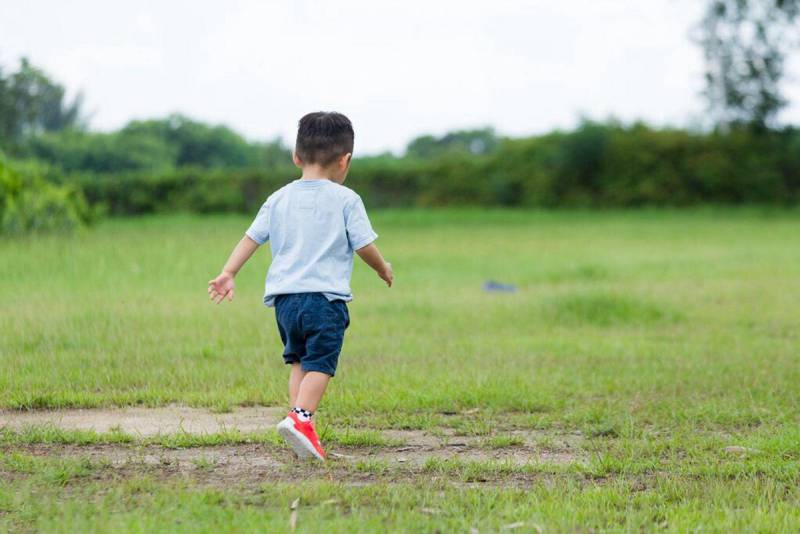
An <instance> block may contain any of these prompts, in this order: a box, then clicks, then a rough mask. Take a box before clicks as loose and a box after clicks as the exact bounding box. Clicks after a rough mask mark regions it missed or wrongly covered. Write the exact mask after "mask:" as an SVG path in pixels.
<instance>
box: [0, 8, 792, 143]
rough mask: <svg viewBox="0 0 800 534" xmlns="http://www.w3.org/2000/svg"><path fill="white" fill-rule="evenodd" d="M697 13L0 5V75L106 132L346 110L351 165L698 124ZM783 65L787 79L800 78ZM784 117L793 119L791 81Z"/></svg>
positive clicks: (249, 127) (275, 128)
mask: <svg viewBox="0 0 800 534" xmlns="http://www.w3.org/2000/svg"><path fill="white" fill-rule="evenodd" d="M703 4H704V2H700V1H697V0H646V1H642V0H560V1H554V0H550V1H546V0H528V1H521V0H519V1H512V0H484V1H473V0H435V1H434V0H427V1H420V0H403V1H394V0H383V1H375V0H371V1H369V0H338V1H336V2H323V1H322V0H319V1H316V2H312V1H310V0H281V1H273V0H252V1H247V0H231V1H227V2H220V1H208V0H194V1H192V2H188V1H171V0H161V1H150V0H138V1H135V2H134V1H129V0H125V1H123V0H118V1H117V0H115V1H111V2H110V1H108V0H102V1H101V0H73V1H69V2H65V1H63V0H62V1H55V0H51V1H47V0H26V1H25V2H12V1H8V0H6V1H4V2H3V3H2V5H0V64H2V65H3V66H4V67H5V68H6V69H8V68H14V69H15V68H16V66H17V65H16V63H17V60H18V58H19V57H20V56H21V55H26V56H28V57H29V58H30V59H31V61H32V62H33V63H34V64H36V65H39V66H42V67H43V68H44V69H45V70H47V71H48V72H49V73H50V74H51V75H52V76H53V77H54V78H55V79H57V80H58V81H60V82H62V83H64V84H65V85H66V86H67V87H68V88H69V90H70V91H72V92H73V93H74V92H75V91H77V90H82V91H83V92H84V94H85V98H86V99H85V108H86V110H87V111H89V112H91V114H92V119H91V126H92V127H93V128H95V129H101V130H109V129H115V128H119V127H120V126H122V125H124V124H125V123H126V122H127V121H129V120H130V119H134V118H151V117H163V116H165V115H166V114H168V113H171V112H181V113H185V114H187V115H189V116H191V117H193V118H197V119H200V120H204V121H209V122H214V123H225V124H227V125H229V126H231V127H232V128H234V129H235V130H237V131H239V132H241V133H243V134H244V135H245V136H247V137H248V138H250V139H268V138H273V137H275V136H278V135H280V136H282V137H283V138H284V139H285V140H287V141H289V142H292V141H293V139H294V134H295V128H296V123H297V120H298V119H299V118H300V116H302V115H303V114H304V113H306V112H308V111H316V110H320V109H322V110H331V109H333V110H338V111H342V112H344V113H346V114H347V115H349V116H350V118H351V119H352V120H353V122H354V125H355V128H356V150H357V151H359V152H361V153H367V152H377V151H382V150H385V149H390V150H395V151H399V150H401V149H402V148H403V147H404V146H405V144H406V143H407V142H408V141H409V140H410V139H411V138H412V137H414V136H416V135H419V134H423V133H434V134H441V133H444V132H446V131H448V130H453V129H460V128H472V127H481V126H486V125H492V126H495V127H496V129H497V130H498V131H499V132H500V133H502V134H507V135H524V134H532V133H541V132H544V131H547V130H550V129H553V128H557V127H562V128H567V127H571V126H572V125H574V124H575V122H576V119H577V117H578V116H579V115H580V114H585V115H588V116H590V117H592V118H606V117H607V116H609V115H610V114H613V115H615V116H617V117H619V118H622V119H624V120H632V119H637V118H641V119H645V120H647V121H648V122H651V123H654V124H659V125H663V124H670V125H676V126H686V125H690V124H696V123H698V122H700V121H702V120H703V109H704V104H703V101H702V99H701V97H700V96H699V92H700V90H701V89H702V56H701V54H700V50H699V48H698V47H697V46H696V45H694V44H693V43H692V42H691V41H690V38H689V32H690V29H691V27H692V25H693V24H694V23H695V22H696V21H697V20H698V18H699V16H700V13H701V10H702V6H703ZM797 67H800V61H797V60H796V58H793V64H792V65H790V73H792V74H793V73H797V72H800V68H797ZM786 89H787V91H786V94H787V95H788V96H789V97H790V100H791V101H792V105H791V106H790V108H789V109H787V110H786V112H784V114H783V117H782V118H783V120H784V121H787V122H794V123H798V122H800V81H798V79H797V76H794V79H793V80H790V83H787V86H786Z"/></svg>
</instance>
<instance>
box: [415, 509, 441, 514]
mask: <svg viewBox="0 0 800 534" xmlns="http://www.w3.org/2000/svg"><path fill="white" fill-rule="evenodd" d="M419 511H420V512H422V513H423V514H431V515H433V514H440V513H442V511H441V510H439V509H438V508H420V509H419Z"/></svg>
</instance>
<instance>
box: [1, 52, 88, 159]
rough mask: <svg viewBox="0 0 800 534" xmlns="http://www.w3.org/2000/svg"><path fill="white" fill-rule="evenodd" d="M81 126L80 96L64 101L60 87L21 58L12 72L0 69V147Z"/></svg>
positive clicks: (63, 94)
mask: <svg viewBox="0 0 800 534" xmlns="http://www.w3.org/2000/svg"><path fill="white" fill-rule="evenodd" d="M81 126H82V116H81V96H80V95H78V96H77V97H75V98H74V99H73V100H72V101H67V99H66V96H65V89H64V87H63V86H62V85H60V84H58V83H56V82H54V81H53V80H51V79H50V78H49V77H48V76H47V74H45V73H44V71H42V70H41V69H39V68H37V67H35V66H34V65H32V64H31V63H30V62H29V61H28V60H27V59H24V58H23V59H22V60H21V61H20V65H19V69H18V70H17V71H16V72H12V73H10V74H8V75H4V73H3V71H2V70H0V146H5V147H12V146H14V145H16V144H18V143H19V142H21V141H22V140H23V139H24V138H26V137H28V136H30V135H35V134H39V133H42V132H54V131H61V130H64V129H68V128H76V127H81Z"/></svg>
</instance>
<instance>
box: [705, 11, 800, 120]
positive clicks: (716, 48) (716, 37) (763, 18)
mask: <svg viewBox="0 0 800 534" xmlns="http://www.w3.org/2000/svg"><path fill="white" fill-rule="evenodd" d="M799 14H800V0H710V1H709V3H708V7H707V9H706V12H705V15H704V17H703V19H702V21H701V23H700V25H699V27H698V29H699V31H700V34H699V38H698V40H699V42H700V44H701V46H702V47H703V52H704V55H705V59H706V74H705V77H706V89H705V95H706V98H707V99H708V102H709V107H710V110H711V112H712V113H713V115H714V120H715V122H716V124H717V125H718V126H721V127H723V128H727V127H731V126H742V125H746V126H749V127H752V128H753V129H754V130H756V131H763V130H765V129H767V128H770V127H772V126H774V125H775V120H776V116H777V114H778V112H779V111H780V110H781V108H782V107H783V106H785V105H786V100H785V99H784V98H783V96H782V94H781V91H780V81H781V78H782V76H783V71H784V60H785V57H786V54H787V53H788V52H789V50H790V49H791V48H792V47H795V46H797V44H798V42H800V30H799V29H798V27H797V25H796V22H797V20H798V18H800V17H798V15H799Z"/></svg>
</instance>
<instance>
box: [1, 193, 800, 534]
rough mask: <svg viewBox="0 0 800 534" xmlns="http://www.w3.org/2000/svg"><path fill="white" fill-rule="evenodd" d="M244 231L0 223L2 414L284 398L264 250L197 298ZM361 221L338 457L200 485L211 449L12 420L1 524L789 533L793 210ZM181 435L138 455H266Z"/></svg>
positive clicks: (404, 216) (798, 260)
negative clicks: (49, 231) (389, 284)
mask: <svg viewBox="0 0 800 534" xmlns="http://www.w3.org/2000/svg"><path fill="white" fill-rule="evenodd" d="M248 223H249V218H242V217H233V216H213V217H211V216H210V217H192V216H179V215H176V216H159V217H148V218H142V219H123V220H110V221H107V222H104V223H102V224H101V225H100V226H98V227H96V228H93V229H91V230H89V231H86V232H83V233H80V234H77V235H74V236H71V237H61V236H49V237H37V238H32V239H4V240H3V241H1V242H0V276H2V279H3V281H4V283H3V288H4V291H3V294H2V296H0V324H1V325H2V333H0V336H2V338H0V362H2V366H1V367H0V407H2V408H6V409H15V410H30V409H34V410H38V409H43V408H67V407H101V406H109V405H144V406H160V405H164V404H168V403H172V402H175V403H180V404H187V405H192V406H205V407H210V408H212V409H213V410H215V411H217V412H221V413H224V412H226V411H228V410H231V409H232V408H234V407H236V406H240V405H247V406H249V405H264V406H282V405H284V404H285V403H286V392H285V382H286V369H285V367H284V365H283V363H282V360H281V358H280V349H281V345H280V340H279V338H278V335H277V330H276V328H275V324H274V316H273V313H272V311H271V310H268V309H266V308H264V307H263V305H262V304H261V295H262V291H263V277H264V273H265V270H266V267H267V265H268V254H269V253H268V251H267V250H262V251H259V252H258V254H257V256H256V257H255V258H254V259H253V260H251V262H250V263H249V264H248V265H247V266H246V267H245V269H244V270H243V272H242V273H241V274H240V276H239V277H238V279H237V299H236V301H235V302H233V303H228V302H225V303H223V304H222V305H220V306H214V305H211V304H209V303H208V301H207V295H206V281H207V280H208V279H209V278H211V277H212V276H214V275H215V274H216V273H217V272H218V270H219V268H220V266H221V264H222V263H223V262H224V260H225V258H226V257H227V254H228V253H229V251H230V249H231V247H232V246H233V245H234V244H235V242H236V241H237V240H238V239H239V238H240V237H241V234H242V232H243V230H244V229H245V228H246V226H247V224H248ZM373 224H374V226H375V228H376V230H377V232H378V233H379V234H380V235H381V237H380V238H379V241H378V243H379V245H380V247H381V249H382V251H383V253H384V255H385V256H386V257H387V259H389V260H390V261H391V262H392V263H393V266H394V269H395V276H396V285H395V287H393V288H392V289H387V288H385V287H384V286H383V285H382V283H381V282H380V280H378V278H377V277H376V276H374V274H372V273H371V272H369V271H368V269H367V268H366V267H365V266H364V265H358V264H357V265H356V269H355V272H354V277H353V284H352V286H353V289H354V292H355V295H356V300H355V301H353V303H351V305H350V314H351V318H352V325H351V328H350V329H349V330H348V334H347V337H346V341H345V349H344V352H343V354H342V356H341V358H340V364H339V370H338V372H337V376H336V378H335V379H334V380H333V382H332V385H331V387H330V389H329V393H328V395H327V396H326V398H325V400H324V404H323V406H322V407H321V409H320V412H319V414H318V418H319V420H320V424H322V425H323V428H325V429H326V430H325V432H326V433H327V436H328V439H329V441H330V442H331V443H336V444H338V447H339V450H341V451H344V452H345V453H346V455H347V456H349V457H355V458H356V460H353V461H340V462H329V463H330V464H331V465H328V466H325V467H317V468H314V467H308V466H297V465H292V464H288V465H285V466H282V467H280V468H277V472H278V474H276V475H275V477H274V478H272V479H269V480H264V481H261V482H259V481H258V480H252V479H251V480H246V481H243V483H241V484H232V483H230V481H226V482H225V483H224V484H220V483H218V482H219V481H216V480H215V478H214V476H213V473H214V470H215V465H214V463H213V461H206V460H197V461H196V465H195V469H194V470H193V471H192V474H191V475H186V473H182V472H174V470H172V471H171V470H169V469H166V470H165V469H160V468H158V467H153V466H149V467H147V466H141V467H140V468H139V467H136V466H130V465H129V466H127V467H126V468H125V469H122V470H120V469H117V468H115V467H113V466H110V465H108V464H107V463H106V462H104V461H103V460H102V458H99V457H97V456H93V457H91V458H89V457H88V456H87V457H82V456H81V451H82V449H81V447H89V446H94V447H96V448H97V447H101V446H103V447H110V446H112V445H111V444H114V445H113V446H114V447H119V448H123V449H125V448H127V449H130V450H131V451H135V450H136V449H137V448H141V447H144V446H145V445H144V444H142V443H141V440H138V439H136V438H135V437H134V438H131V437H130V436H120V435H117V436H116V437H115V436H114V435H108V434H102V433H92V434H86V433H75V432H72V433H70V432H66V431H60V430H58V429H54V428H29V429H27V430H25V431H24V432H23V431H11V430H8V429H6V430H2V431H0V447H2V448H0V475H1V476H2V479H0V530H2V529H3V528H9V529H20V530H26V529H42V530H56V531H58V530H64V531H78V530H115V531H126V530H130V531H140V530H147V531H151V530H161V531H176V530H178V531H181V530H183V531H198V530H200V531H203V530H205V531H218V530H219V529H224V528H233V529H239V530H245V531H248V530H258V529H266V530H271V531H280V530H288V529H289V528H290V518H291V513H290V510H289V505H290V503H291V502H292V501H294V499H296V498H298V497H299V498H300V504H299V508H298V509H297V510H295V514H296V528H297V530H298V531H305V532H319V531H322V530H324V531H328V532H338V531H341V532H354V531H365V532H371V531H378V530H388V531H403V530H405V531H426V532H433V531H436V530H439V531H443V532H450V531H461V532H468V531H470V529H471V528H475V529H478V530H479V531H480V532H486V531H499V530H501V529H503V528H504V527H506V528H511V529H514V530H515V531H520V532H536V531H539V530H541V531H543V532H554V531H555V532H559V531H575V530H578V531H592V530H593V531H641V530H645V531H651V530H664V531H673V532H687V531H695V530H698V529H699V531H703V532H709V531H719V532H730V531H745V530H747V531H763V532H796V531H798V530H800V511H798V510H799V509H800V489H799V488H798V486H800V411H799V409H800V403H799V399H800V386H799V385H798V384H800V365H799V364H800V361H799V354H800V350H799V349H800V338H799V337H798V317H800V299H799V298H798V297H799V296H800V212H797V211H762V210H758V209H738V210H733V209H728V210H714V209H706V210H694V211H632V212H514V211H487V210H464V211H438V212H425V211H388V212H379V213H375V214H373ZM487 280H496V281H499V282H503V283H511V284H515V285H516V286H517V291H516V292H515V293H510V294H500V293H487V292H485V291H483V289H482V285H483V283H484V282H485V281H487ZM365 416H368V417H365ZM365 420H366V421H367V423H366V424H367V426H366V427H365V426H364V421H365ZM400 430H404V431H409V432H412V431H413V432H417V433H419V434H420V435H423V434H424V435H430V436H440V437H441V436H446V437H447V439H451V440H452V439H455V438H453V436H455V437H459V436H460V437H461V438H457V439H463V440H466V441H467V443H468V445H469V448H470V449H472V456H470V457H469V459H464V458H460V457H459V456H458V455H453V457H452V458H444V457H442V456H441V455H439V456H435V455H432V456H431V457H430V458H428V459H423V461H422V462H421V463H419V464H415V465H406V464H401V463H397V462H395V461H394V459H393V457H392V456H391V455H390V454H389V452H391V451H390V449H391V448H392V447H394V449H391V450H395V449H397V448H398V447H400V449H401V450H402V443H400V442H397V443H395V442H390V441H391V440H389V441H387V440H386V439H385V437H384V436H385V435H389V434H390V433H391V432H396V431H400ZM519 436H524V437H519ZM173 438H176V437H175V436H173V437H172V438H170V439H173ZM179 438H180V439H178V441H169V440H168V439H166V438H164V440H161V441H159V440H155V441H153V442H150V443H148V444H147V446H148V447H164V448H165V449H167V450H168V449H170V448H173V449H174V448H176V447H184V448H195V447H196V448H202V447H207V446H211V445H213V446H223V445H225V446H229V447H237V446H243V445H242V444H243V443H255V444H257V446H258V447H261V448H259V449H256V450H264V451H268V452H269V451H272V452H269V454H278V453H279V452H280V451H281V448H280V447H281V446H280V444H279V442H277V440H276V439H275V436H274V435H259V436H242V435H235V434H225V435H217V436H202V437H197V436H180V437H179ZM63 447H69V448H70V449H69V450H70V454H69V455H62V454H61V453H60V449H61V448H63ZM98 450H100V449H98ZM248 450H251V449H248ZM382 451H383V452H386V455H384V456H380V454H382ZM492 451H510V452H509V454H511V453H513V454H514V458H515V459H516V460H514V461H506V460H497V459H496V458H495V456H493V454H494V453H493V452H492ZM551 453H552V454H553V455H555V454H556V453H560V454H561V456H560V458H561V459H560V460H559V461H558V462H556V461H548V460H547V458H549V457H550V456H548V454H551ZM265 454H266V453H265ZM376 454H377V456H376ZM526 457H530V461H519V458H523V459H524V458H526ZM98 458H99V459H98ZM376 458H377V459H376ZM503 458H506V457H505V456H503ZM293 473H298V475H297V476H293Z"/></svg>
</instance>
